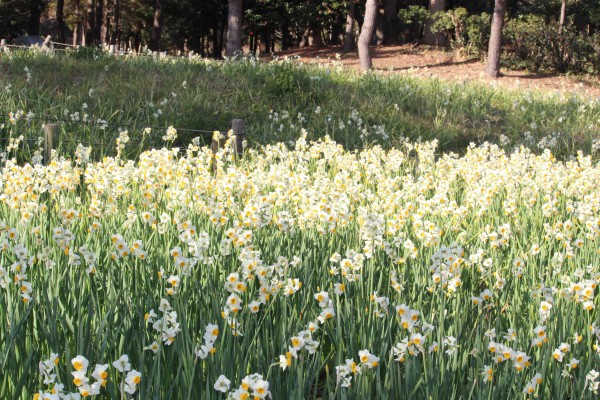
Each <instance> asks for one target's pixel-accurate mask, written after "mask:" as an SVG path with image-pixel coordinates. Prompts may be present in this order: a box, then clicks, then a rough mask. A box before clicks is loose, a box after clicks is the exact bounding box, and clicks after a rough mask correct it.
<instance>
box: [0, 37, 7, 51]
mask: <svg viewBox="0 0 600 400" xmlns="http://www.w3.org/2000/svg"><path fill="white" fill-rule="evenodd" d="M5 47H6V39H0V50H2V49H4V48H5Z"/></svg>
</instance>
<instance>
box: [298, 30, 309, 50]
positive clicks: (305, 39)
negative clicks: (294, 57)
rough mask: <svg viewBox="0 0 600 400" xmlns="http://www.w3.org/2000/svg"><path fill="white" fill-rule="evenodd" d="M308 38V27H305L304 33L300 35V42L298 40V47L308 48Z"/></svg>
mask: <svg viewBox="0 0 600 400" xmlns="http://www.w3.org/2000/svg"><path fill="white" fill-rule="evenodd" d="M309 37H310V27H306V29H305V30H304V33H303V34H302V40H300V45H299V46H300V47H306V46H308V41H309Z"/></svg>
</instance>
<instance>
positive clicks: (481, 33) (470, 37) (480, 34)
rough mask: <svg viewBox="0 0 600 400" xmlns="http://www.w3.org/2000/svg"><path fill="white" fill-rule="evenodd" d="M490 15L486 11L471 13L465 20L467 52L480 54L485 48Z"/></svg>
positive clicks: (488, 38)
mask: <svg viewBox="0 0 600 400" xmlns="http://www.w3.org/2000/svg"><path fill="white" fill-rule="evenodd" d="M491 25H492V16H491V15H490V14H488V13H481V14H479V15H477V14H475V15H471V16H470V17H469V18H467V20H466V22H465V32H466V36H467V43H466V51H467V53H468V54H473V55H482V54H485V52H486V50H487V45H488V41H489V40H490V29H491Z"/></svg>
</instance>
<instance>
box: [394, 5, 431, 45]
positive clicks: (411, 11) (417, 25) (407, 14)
mask: <svg viewBox="0 0 600 400" xmlns="http://www.w3.org/2000/svg"><path fill="white" fill-rule="evenodd" d="M429 17H430V14H429V11H428V10H427V8H425V7H423V6H416V5H412V6H409V7H408V8H403V9H401V10H400V11H399V12H398V21H399V23H400V27H401V29H402V30H403V35H404V40H407V41H409V40H416V39H420V38H422V37H423V34H424V33H425V24H426V23H427V20H428V19H429ZM413 32H417V34H416V35H414V33H413Z"/></svg>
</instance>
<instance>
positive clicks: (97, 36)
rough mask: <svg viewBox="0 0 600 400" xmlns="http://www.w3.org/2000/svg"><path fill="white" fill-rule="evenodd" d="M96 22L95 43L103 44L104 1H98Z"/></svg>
mask: <svg viewBox="0 0 600 400" xmlns="http://www.w3.org/2000/svg"><path fill="white" fill-rule="evenodd" d="M94 13H95V15H96V22H95V24H94V43H96V44H98V43H102V23H103V22H104V21H103V19H104V0H96V9H95V10H94Z"/></svg>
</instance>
